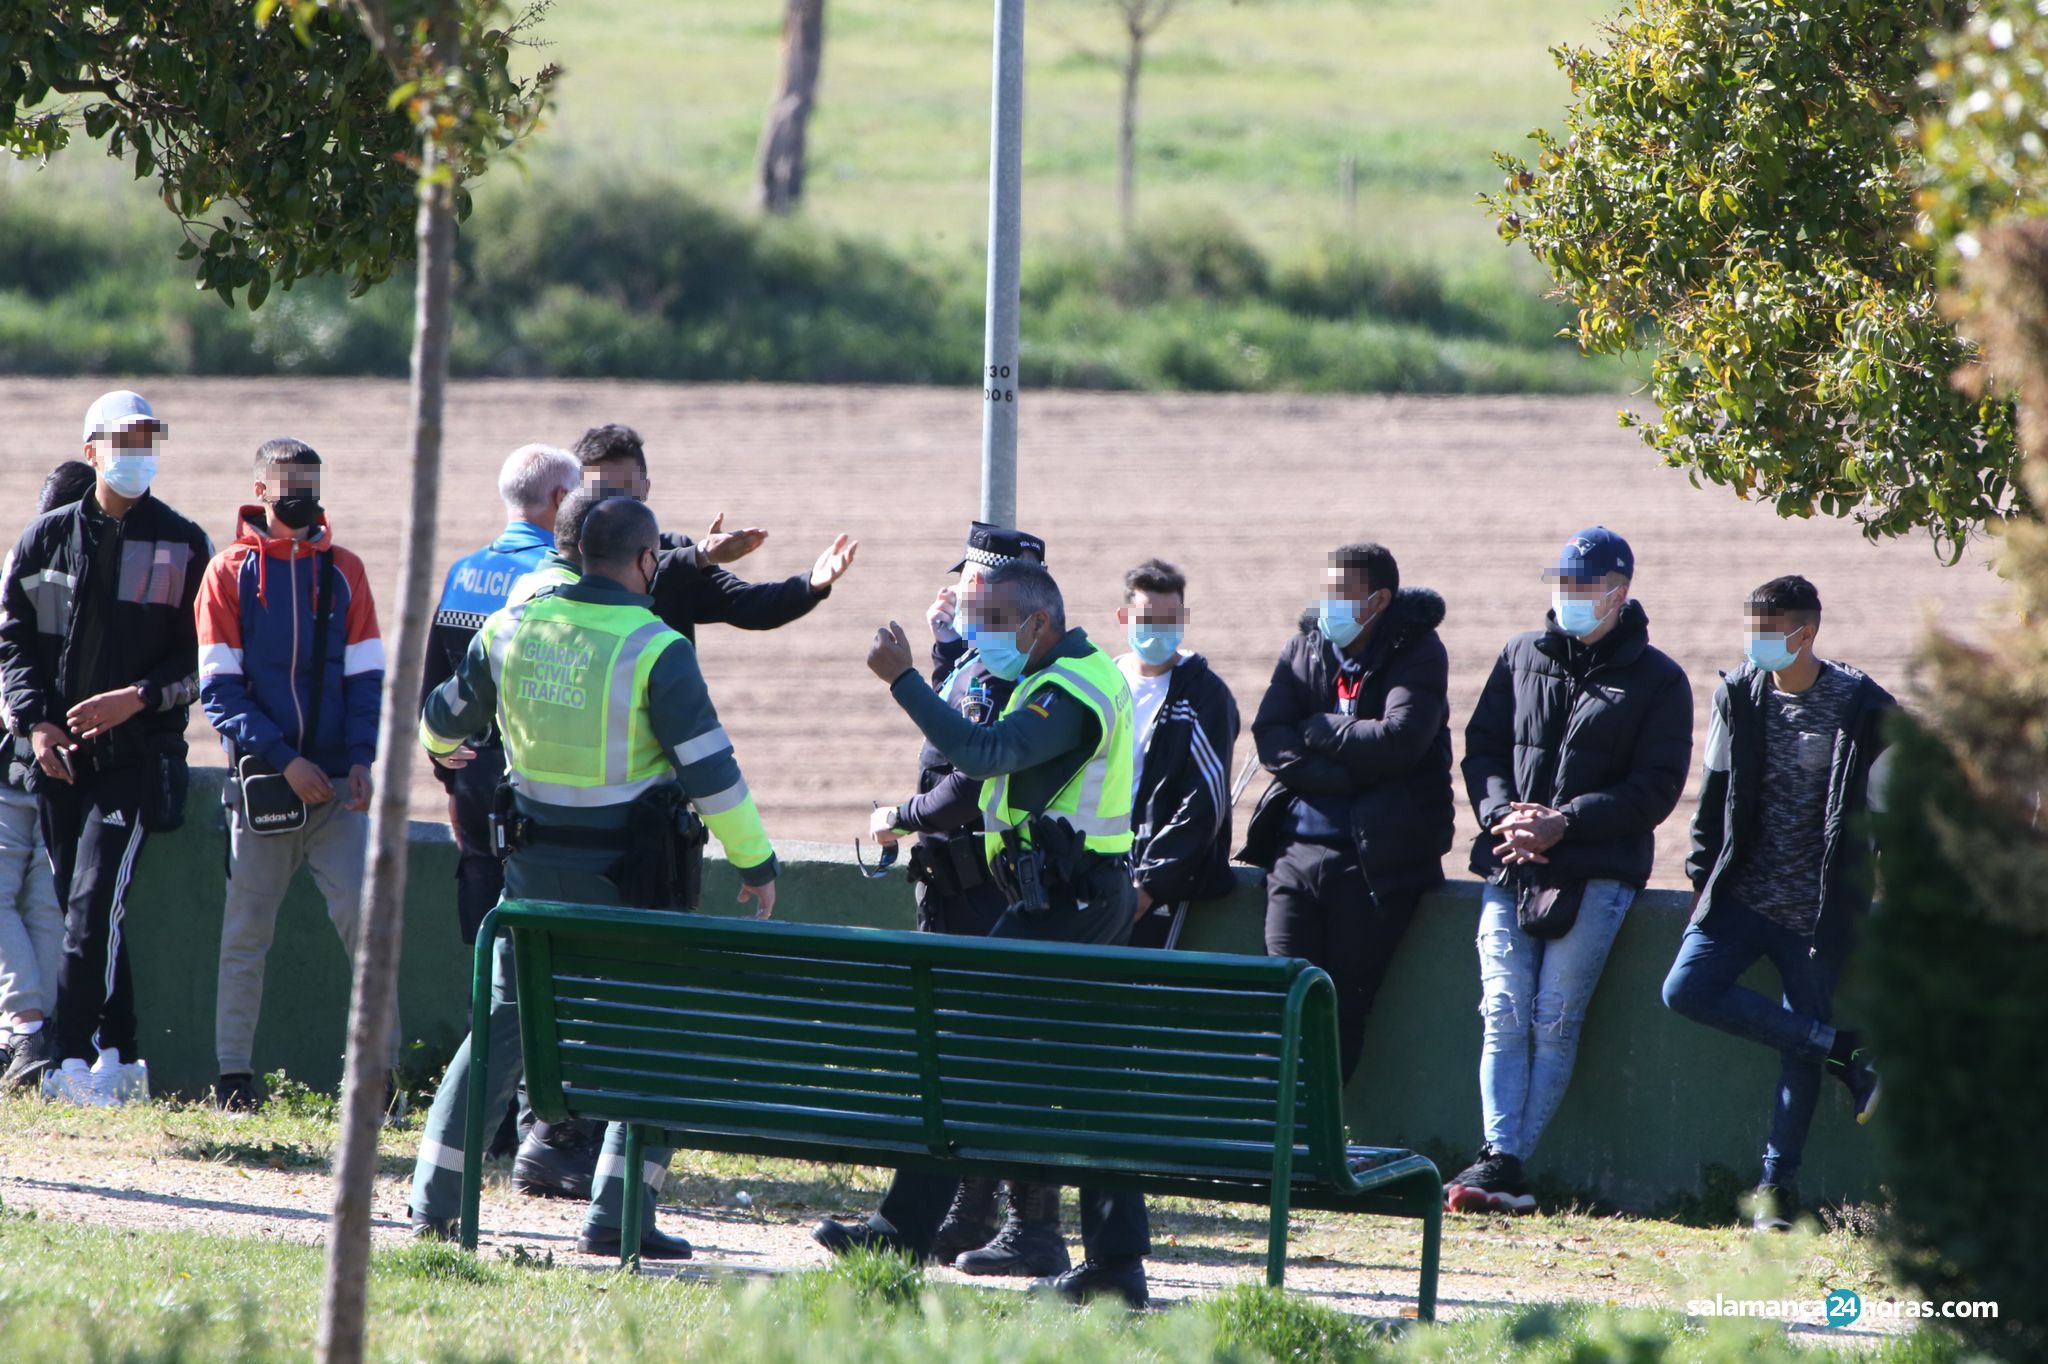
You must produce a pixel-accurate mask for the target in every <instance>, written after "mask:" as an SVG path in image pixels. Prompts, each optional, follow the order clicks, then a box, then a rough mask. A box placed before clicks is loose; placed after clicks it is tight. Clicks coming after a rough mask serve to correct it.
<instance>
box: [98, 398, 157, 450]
mask: <svg viewBox="0 0 2048 1364" xmlns="http://www.w3.org/2000/svg"><path fill="white" fill-rule="evenodd" d="M144 422H152V423H154V424H155V425H156V426H157V427H158V428H159V429H161V428H162V427H163V425H164V424H163V423H162V422H161V421H158V420H157V415H156V409H155V408H153V407H151V406H150V405H149V401H148V399H146V398H144V397H143V396H142V395H141V394H140V393H134V392H130V391H129V390H128V389H125V388H117V389H115V390H114V391H113V392H112V393H102V394H100V396H99V397H97V398H95V399H93V402H92V406H91V407H88V408H87V409H85V440H86V443H87V444H91V443H92V441H93V439H94V438H95V437H97V436H104V435H107V434H108V433H109V432H113V431H126V430H127V429H128V428H129V427H131V426H140V425H141V424H142V423H144Z"/></svg>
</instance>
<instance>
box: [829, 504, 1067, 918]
mask: <svg viewBox="0 0 2048 1364" xmlns="http://www.w3.org/2000/svg"><path fill="white" fill-rule="evenodd" d="M1015 560H1025V561H1028V562H1031V563H1041V564H1042V563H1044V562H1045V542H1044V541H1043V540H1041V539H1039V538H1038V537H1037V536H1035V535H1027V534H1026V533H1024V532H1023V531H1017V530H1008V529H1005V528H1004V527H1001V526H991V525H988V524H986V523H984V522H981V521H976V522H974V523H973V525H972V527H971V528H970V529H969V530H968V533H967V549H966V552H965V554H964V556H963V557H962V558H961V560H960V562H959V563H957V564H955V565H953V572H954V573H955V574H956V575H958V577H959V584H958V586H957V587H954V586H951V585H948V586H947V587H944V588H942V589H940V592H939V595H938V599H937V600H936V601H934V602H933V603H932V605H931V609H930V610H928V611H927V612H926V613H925V619H926V620H927V621H928V622H929V623H930V625H931V629H932V654H931V657H932V685H933V686H935V687H936V688H937V689H938V693H939V699H940V700H941V701H944V702H945V703H946V704H947V705H949V706H951V707H952V708H953V709H954V710H956V711H958V712H959V713H960V714H961V715H964V716H966V717H967V718H968V719H969V720H971V721H973V722H974V723H976V724H988V723H990V722H992V721H993V720H994V719H995V718H996V716H997V715H999V714H1000V713H1001V712H1002V709H1003V707H1004V706H1005V705H1006V704H1008V702H1009V699H1010V692H1011V690H1012V689H1013V688H1014V687H1015V686H1016V685H1017V684H1016V683H1015V682H1013V681H1010V680H1008V679H1006V678H1001V677H998V676H996V675H995V674H994V673H992V672H990V671H989V670H988V667H987V666H986V665H985V664H984V663H983V662H982V660H981V654H980V652H979V651H978V650H976V649H975V647H974V646H973V644H971V643H970V642H969V641H968V640H967V639H966V638H964V637H963V636H962V635H961V634H960V632H959V631H958V630H957V629H955V628H954V616H955V613H956V611H957V609H958V603H959V601H960V600H961V598H964V597H966V596H968V595H969V594H970V593H972V592H973V591H974V590H975V589H976V586H977V585H978V583H979V582H980V579H981V577H982V575H983V574H985V573H987V572H988V571H989V570H990V569H992V568H998V567H1000V566H1002V565H1003V564H1006V563H1010V562H1013V561H1015ZM917 765H918V770H917V794H916V795H914V796H912V797H911V798H910V799H909V800H906V801H903V802H901V803H899V804H896V805H886V806H883V807H882V808H881V809H879V810H877V811H875V813H874V816H873V818H872V819H871V820H870V821H869V826H868V832H869V836H870V837H871V838H872V839H874V841H875V842H877V843H881V844H884V845H886V844H889V843H893V842H895V841H897V839H899V838H900V837H902V835H904V834H907V833H914V834H916V835H917V846H916V847H915V848H913V849H911V852H910V879H911V881H912V882H913V884H914V885H915V887H916V895H917V926H918V928H919V929H920V930H922V931H924V932H927V933H958V934H961V935H964V936H968V937H981V936H983V935H985V934H986V933H987V932H988V931H989V930H990V929H991V928H993V927H995V923H996V920H997V919H998V918H1000V917H1001V916H1002V912H1003V910H1004V909H1006V908H1007V907H1008V905H1007V903H1006V901H1005V900H1004V899H1003V896H1002V894H1001V893H1000V892H999V891H997V890H996V888H995V884H994V882H992V881H990V880H989V877H988V864H987V862H986V861H985V860H984V859H983V857H982V839H981V783H980V782H979V781H976V780H975V779H974V778H972V777H970V776H968V775H967V774H966V773H964V772H962V771H960V770H959V769H958V768H956V767H955V766H953V763H952V761H951V760H950V759H948V758H947V757H946V755H945V754H944V753H941V752H940V751H939V750H938V748H937V747H936V746H934V745H933V744H932V743H931V742H930V741H929V740H927V741H926V742H925V745H924V747H923V749H922V750H920V751H919V753H918V755H917Z"/></svg>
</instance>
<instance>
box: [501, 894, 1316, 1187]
mask: <svg viewBox="0 0 2048 1364" xmlns="http://www.w3.org/2000/svg"><path fill="white" fill-rule="evenodd" d="M495 913H496V916H497V922H498V926H499V928H500V929H502V930H503V931H506V932H509V933H510V934H511V937H512V942H513V948H514V958H515V962H516V974H517V981H518V991H519V1002H520V1030H521V1039H522V1044H523V1048H524V1052H525V1057H526V1074H527V1088H528V1094H529V1097H530V1099H531V1101H532V1103H533V1106H534V1110H535V1111H536V1112H537V1113H539V1114H541V1115H542V1116H543V1117H547V1118H550V1119H556V1118H559V1117H563V1116H567V1115H570V1114H573V1115H575V1116H578V1117H590V1118H600V1119H605V1120H608V1121H628V1122H637V1123H644V1124H647V1125H649V1126H657V1127H663V1128H668V1129H673V1130H677V1131H681V1132H686V1133H690V1134H693V1136H694V1138H695V1139H696V1140H698V1141H699V1142H700V1143H701V1144H703V1145H705V1146H707V1147H711V1148H713V1149H721V1150H735V1151H745V1152H755V1153H760V1154H804V1155H810V1156H813V1157H822V1158H826V1159H836V1160H845V1161H848V1162H855V1163H858V1162H861V1161H863V1160H864V1159H867V1160H874V1158H875V1157H878V1156H886V1155H890V1154H899V1155H900V1154H912V1155H930V1156H935V1157H941V1158H969V1159H983V1160H998V1161H999V1160H1011V1161H1015V1162H1017V1163H1019V1164H1020V1165H1021V1164H1070V1165H1072V1164H1078V1165H1085V1166H1089V1167H1092V1168H1097V1169H1104V1170H1115V1169H1129V1170H1144V1171H1147V1172H1152V1173H1159V1174H1174V1175H1189V1176H1197V1177H1205V1178H1244V1179H1267V1178H1272V1177H1273V1176H1274V1175H1275V1174H1276V1172H1277V1173H1278V1174H1279V1175H1280V1177H1282V1178H1300V1177H1304V1176H1307V1177H1313V1176H1314V1174H1315V1172H1317V1171H1328V1170H1332V1169H1339V1168H1341V1167H1342V1161H1343V1149H1344V1134H1343V1124H1342V1117H1341V1114H1340V1112H1339V1109H1338V1104H1339V1090H1340V1086H1339V1083H1338V1078H1337V1051H1336V1021H1335V995H1334V992H1333V990H1332V989H1331V986H1330V982H1329V979H1328V977H1327V976H1325V975H1324V974H1323V973H1322V972H1321V971H1319V970H1317V969H1316V968H1314V967H1312V966H1310V965H1308V964H1307V963H1305V962H1301V961H1296V960H1292V959H1286V958H1267V957H1240V956H1228V955H1223V954H1220V953H1207V952H1160V951H1146V950H1136V949H1128V948H1114V947H1080V946H1073V945H1069V944H1054V943H1034V942H1021V941H1015V940H992V939H963V938H952V937H941V936H937V935H933V934H924V933H899V932H890V931H884V930H875V929H852V928H838V927H826V926H818V925H802V924H788V923H772V922H770V923H757V922H754V921H751V920H736V919H720V918H711V917H707V916H700V915H692V914H679V913H668V912H661V911H649V910H632V909H613V908H599V907H592V906H580V905H555V904H544V903H537V902H523V901H509V902H507V903H505V904H503V905H501V906H500V907H499V908H498V909H497V910H496V911H495ZM1289 1099H1291V1100H1292V1102H1286V1100H1289ZM1288 1129H1291V1134H1292V1137H1293V1140H1292V1141H1291V1142H1290V1143H1289V1146H1290V1147H1291V1150H1289V1151H1287V1152H1286V1153H1284V1154H1283V1153H1281V1152H1280V1151H1278V1150H1276V1137H1277V1135H1278V1133H1279V1132H1281V1131H1282V1130H1288ZM1276 1157H1278V1159H1277V1160H1276ZM876 1163H888V1162H887V1161H886V1160H881V1161H877V1162H876ZM1289 1165H1291V1166H1292V1169H1291V1170H1290V1169H1288V1168H1287V1167H1288V1166H1289Z"/></svg>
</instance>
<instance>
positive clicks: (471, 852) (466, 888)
mask: <svg viewBox="0 0 2048 1364" xmlns="http://www.w3.org/2000/svg"><path fill="white" fill-rule="evenodd" d="M449 776H450V777H451V778H453V780H451V781H450V782H449V784H448V790H449V793H450V794H451V795H452V796H454V798H455V840H456V856H455V914H456V917H457V919H459V920H460V921H461V924H462V941H463V942H465V943H467V944H469V945H470V946H472V947H473V946H475V945H476V935H477V930H478V929H479V928H481V927H483V922H484V915H486V914H488V913H490V912H491V909H492V907H493V906H494V905H496V904H497V903H498V899H499V897H500V896H501V895H502V894H503V893H504V890H505V864H504V863H503V862H500V861H499V860H498V855H497V854H496V853H495V852H493V851H492V850H491V804H492V802H493V801H495V800H496V799H497V795H498V783H499V782H500V781H502V780H504V776H505V750H504V749H503V748H501V747H499V746H498V745H496V744H490V745H486V746H480V747H478V748H477V750H476V757H475V758H473V759H471V760H470V762H469V764H468V765H467V766H464V767H458V768H455V769H453V770H452V771H451V772H450V773H449Z"/></svg>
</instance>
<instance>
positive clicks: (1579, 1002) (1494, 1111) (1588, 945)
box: [1479, 881, 1636, 1157]
mask: <svg viewBox="0 0 2048 1364" xmlns="http://www.w3.org/2000/svg"><path fill="white" fill-rule="evenodd" d="M1635 898H1636V893H1635V891H1634V889H1633V888H1631V887H1629V886H1624V885H1623V884H1621V882H1619V881H1589V882H1587V883H1586V896H1585V900H1584V902H1583V903H1582V904H1581V905H1580V907H1579V917H1578V920H1577V922H1575V923H1574V924H1573V925H1572V928H1571V931H1570V932H1569V933H1567V934H1565V935H1564V936H1563V937H1562V938H1547V939H1546V938H1532V937H1530V936H1529V935H1528V934H1526V933H1524V932H1523V931H1522V930H1521V928H1520V926H1519V925H1517V924H1516V922H1515V893H1514V891H1513V890H1512V889H1510V888H1507V887H1502V886H1496V885H1490V884H1489V885H1488V886H1487V887H1486V894H1485V896H1484V898H1483V899H1482V901H1481V903H1480V910H1479V986H1480V997H1479V1016H1480V1017H1481V1018H1482V1019H1484V1020H1485V1024H1486V1039H1485V1044H1484V1046H1483V1047H1482V1049H1481V1051H1480V1055H1479V1101H1480V1103H1481V1105H1482V1106H1483V1107H1484V1108H1485V1110H1486V1141H1487V1144H1488V1145H1490V1146H1492V1147H1493V1148H1494V1149H1495V1150H1497V1151H1500V1152H1503V1153H1504V1154H1507V1155H1511V1156H1516V1157H1523V1156H1527V1155H1528V1154H1529V1153H1530V1152H1531V1151H1533V1150H1535V1149H1536V1143H1537V1142H1538V1141H1540V1140H1541V1139H1542V1137H1543V1129H1544V1128H1545V1127H1548V1126H1549V1125H1550V1119H1551V1117H1552V1115H1554V1114H1555V1113H1556V1112H1557V1106H1558V1104H1559V1103H1561V1102H1562V1101H1563V1099H1564V1091H1565V1087H1566V1086H1567V1085H1569V1084H1570V1083H1571V1079H1572V1062H1573V1061H1574V1060H1576V1059H1577V1057H1578V1051H1579V1024H1581V1023H1582V1022H1584V1021H1585V1018H1586V1005H1587V1003H1588V1002H1589V1001H1590V1000H1591V999H1592V998H1593V987H1594V986H1595V985H1598V984H1599V983H1600V972H1601V970H1602V969H1603V968H1605V967H1606V965H1607V952H1608V949H1609V948H1611V947H1613V946H1614V935H1615V934H1616V933H1619V932H1620V931H1621V920H1622V917H1623V916H1624V915H1626V914H1627V913H1628V907H1629V905H1630V904H1632V903H1633V902H1634V901H1635Z"/></svg>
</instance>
